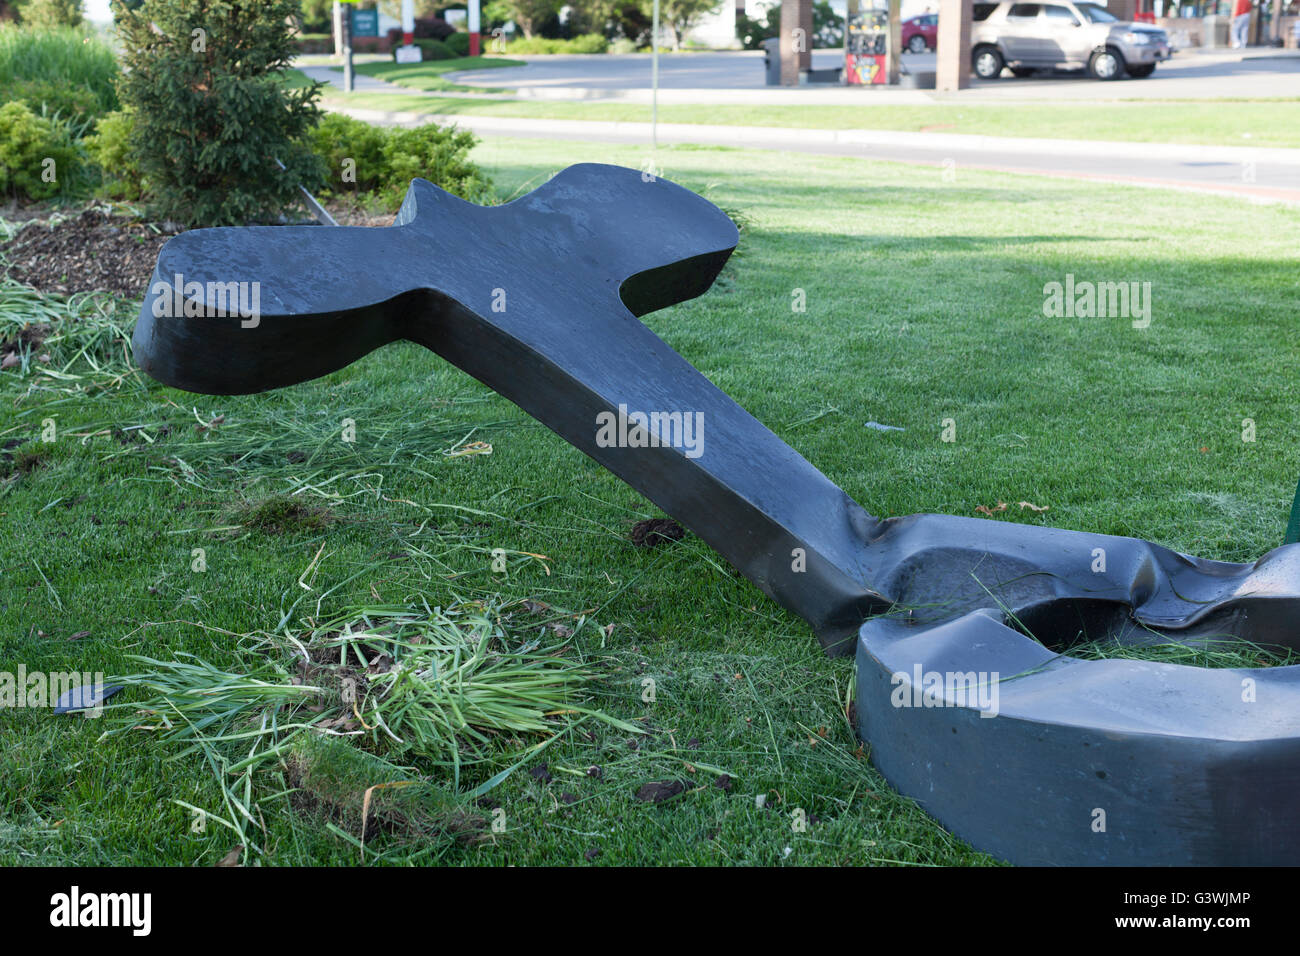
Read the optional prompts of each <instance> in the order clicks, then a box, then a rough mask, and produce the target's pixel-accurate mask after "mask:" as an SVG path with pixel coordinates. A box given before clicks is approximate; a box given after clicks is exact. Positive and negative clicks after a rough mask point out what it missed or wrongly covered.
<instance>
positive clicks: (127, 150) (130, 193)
mask: <svg viewBox="0 0 1300 956" xmlns="http://www.w3.org/2000/svg"><path fill="white" fill-rule="evenodd" d="M134 127H135V117H134V115H132V113H131V111H130V110H119V111H117V112H115V113H109V114H108V115H107V116H105V117H103V118H102V119H101V120H100V121H99V125H98V126H96V127H95V135H94V136H88V137H86V141H85V142H86V149H87V151H88V152H89V153H90V158H91V159H92V160H94V161H95V164H96V165H97V166H99V168H100V170H101V173H102V176H103V190H104V192H105V194H107V195H108V196H111V197H112V198H114V199H139V198H140V197H141V196H142V195H143V194H144V192H145V182H144V175H143V173H141V171H140V164H139V163H137V162H136V159H135V155H134V154H133V153H132V152H131V131H132V130H133V129H134Z"/></svg>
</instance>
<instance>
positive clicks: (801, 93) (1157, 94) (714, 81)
mask: <svg viewBox="0 0 1300 956" xmlns="http://www.w3.org/2000/svg"><path fill="white" fill-rule="evenodd" d="M523 59H525V60H527V65H526V66H522V67H504V68H501V69H495V70H474V71H471V72H465V73H456V74H450V75H449V78H453V79H454V80H455V81H456V82H458V83H463V84H466V85H468V86H490V87H504V88H507V89H515V90H518V92H519V95H522V96H528V97H531V98H548V99H549V98H556V99H595V98H602V97H620V98H626V97H629V96H632V97H634V98H636V99H641V98H643V96H644V94H645V92H646V91H648V89H649V86H650V56H649V54H642V53H637V54H628V55H622V56H614V55H606V56H545V57H532V58H529V57H524V58H523ZM934 61H935V57H934V54H933V53H924V54H920V55H913V54H905V55H904V56H903V65H904V67H905V68H911V69H913V70H917V71H921V70H933V69H934ZM839 63H840V55H839V53H838V51H834V50H825V51H823V50H819V51H816V52H814V54H813V66H814V67H815V68H817V69H822V68H830V67H835V66H838V65H839ZM763 77H764V74H763V54H762V53H755V52H749V51H746V52H731V53H727V52H723V53H684V54H670V55H664V56H661V57H660V60H659V84H660V89H661V90H662V91H663V94H664V95H663V96H662V97H661V100H662V101H663V102H683V101H693V102H708V101H710V100H716V101H718V102H738V101H751V98H752V101H754V102H758V101H759V99H758V97H763V99H762V101H763V102H772V99H771V95H772V94H774V93H779V94H781V96H780V98H781V100H782V101H786V100H787V99H788V98H790V97H794V101H797V102H822V101H831V102H839V101H841V100H844V99H849V100H857V101H860V100H861V98H862V97H863V96H873V97H877V98H881V97H882V94H883V95H884V97H889V98H896V97H900V96H906V97H907V98H908V99H915V98H916V97H918V96H921V97H923V98H925V99H932V98H934V97H935V96H936V94H933V93H924V94H918V93H916V92H915V91H906V90H882V89H873V90H860V89H843V88H840V87H836V86H829V87H828V86H821V85H819V84H814V85H810V86H805V87H800V88H798V89H787V90H779V91H778V90H772V89H770V88H769V89H766V90H765V88H764V83H763ZM710 94H712V95H710ZM959 95H960V96H961V98H962V101H963V102H979V101H985V100H991V101H1001V100H1053V101H1055V100H1061V99H1070V100H1094V101H1095V100H1120V99H1124V100H1128V99H1170V98H1178V99H1206V98H1225V97H1240V98H1254V97H1273V96H1300V54H1297V53H1296V52H1295V51H1271V50H1264V49H1260V50H1258V51H1247V52H1246V53H1244V54H1243V53H1242V52H1240V51H1231V52H1220V53H1201V52H1192V51H1184V52H1182V53H1179V54H1177V55H1176V56H1175V57H1174V58H1173V60H1172V61H1170V62H1168V63H1164V64H1161V65H1160V66H1159V67H1158V68H1157V69H1156V72H1155V74H1154V75H1153V76H1152V77H1150V78H1148V79H1145V80H1133V79H1128V80H1123V81H1120V82H1116V83H1101V82H1098V81H1096V80H1092V79H1090V78H1087V77H1085V76H1083V75H1081V74H1056V75H1039V76H1036V77H1032V78H1026V79H1017V78H1014V77H1012V76H1011V75H1010V74H1009V73H1005V74H1004V76H1003V78H1002V79H999V80H992V81H987V82H985V81H978V80H976V81H974V84H973V87H972V89H971V90H968V91H966V92H964V93H961V94H959Z"/></svg>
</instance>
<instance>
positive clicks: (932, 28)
mask: <svg viewBox="0 0 1300 956" xmlns="http://www.w3.org/2000/svg"><path fill="white" fill-rule="evenodd" d="M938 39H939V14H937V13H926V14H922V15H921V16H919V17H912V18H910V19H907V20H904V21H903V35H902V41H901V42H902V44H903V49H904V50H906V51H908V52H909V53H924V52H925V51H926V50H927V49H930V50H933V49H935V44H936V42H937V41H938Z"/></svg>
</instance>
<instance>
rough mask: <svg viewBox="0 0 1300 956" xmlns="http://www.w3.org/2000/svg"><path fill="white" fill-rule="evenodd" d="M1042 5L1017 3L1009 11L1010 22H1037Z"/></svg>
mask: <svg viewBox="0 0 1300 956" xmlns="http://www.w3.org/2000/svg"><path fill="white" fill-rule="evenodd" d="M1039 6H1040V4H1037V3H1015V4H1012V6H1011V9H1010V10H1009V11H1007V19H1008V20H1036V19H1037V18H1038V10H1039Z"/></svg>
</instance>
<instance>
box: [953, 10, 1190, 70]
mask: <svg viewBox="0 0 1300 956" xmlns="http://www.w3.org/2000/svg"><path fill="white" fill-rule="evenodd" d="M981 14H982V16H981ZM974 19H975V21H976V22H975V23H974V24H973V25H972V29H971V68H972V69H973V70H974V71H975V75H976V76H978V77H980V78H981V79H984V80H991V79H994V78H995V77H997V76H999V75H1000V74H1001V73H1002V68H1003V67H1004V66H1005V67H1009V68H1010V70H1011V72H1012V73H1014V74H1015V75H1016V76H1028V75H1030V74H1031V73H1033V72H1034V71H1035V70H1081V69H1086V70H1087V71H1088V72H1089V73H1090V74H1092V76H1094V77H1095V78H1096V79H1099V80H1118V79H1120V78H1121V77H1123V76H1124V75H1125V74H1127V75H1128V76H1132V77H1137V78H1139V79H1140V78H1143V77H1147V76H1150V75H1151V74H1152V73H1153V72H1154V71H1155V68H1156V64H1158V63H1159V62H1160V61H1162V60H1167V59H1169V56H1170V51H1169V35H1168V34H1167V33H1165V31H1164V30H1161V29H1160V28H1159V27H1155V26H1151V25H1150V24H1146V23H1132V22H1129V21H1127V20H1119V19H1117V18H1116V17H1115V15H1114V14H1112V13H1109V12H1108V11H1107V10H1106V8H1105V7H1103V6H1100V5H1099V4H1096V3H1091V2H1086V0H1081V2H1077V3H1076V2H1073V0H1053V2H1051V3H1014V2H1009V0H1007V2H1002V3H977V4H975V8H974Z"/></svg>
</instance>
